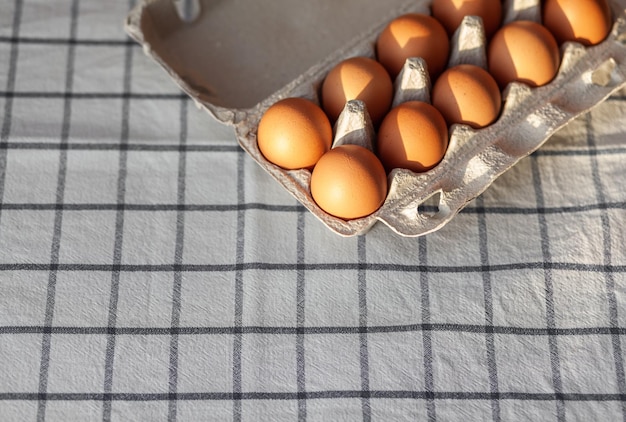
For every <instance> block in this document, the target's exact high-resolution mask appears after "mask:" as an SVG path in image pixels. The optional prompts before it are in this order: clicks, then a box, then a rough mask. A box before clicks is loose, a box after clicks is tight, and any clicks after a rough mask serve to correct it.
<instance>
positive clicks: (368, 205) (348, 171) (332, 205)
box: [311, 144, 387, 220]
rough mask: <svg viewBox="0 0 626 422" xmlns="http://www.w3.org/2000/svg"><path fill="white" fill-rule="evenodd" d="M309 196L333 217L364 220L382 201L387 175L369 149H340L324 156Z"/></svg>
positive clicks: (318, 165)
mask: <svg viewBox="0 0 626 422" xmlns="http://www.w3.org/2000/svg"><path fill="white" fill-rule="evenodd" d="M311 195H312V196H313V199H314V200H315V202H316V203H317V205H319V207H320V208H321V209H323V210H324V211H326V212H327V213H328V214H331V215H334V216H335V217H339V218H342V219H344V220H351V219H354V218H360V217H365V216H367V215H369V214H371V213H373V212H374V211H376V210H377V209H378V208H379V207H380V206H381V205H382V204H383V202H384V201H385V197H386V196H387V175H386V173H385V169H384V168H383V166H382V164H381V163H380V160H379V159H378V158H377V157H376V155H374V153H373V152H371V151H370V150H369V149H367V148H364V147H362V146H359V145H350V144H346V145H340V146H337V147H335V148H333V149H331V150H330V151H328V152H327V153H326V154H324V156H322V158H321V159H320V160H319V162H318V163H317V165H316V166H315V168H314V169H313V174H312V175H311Z"/></svg>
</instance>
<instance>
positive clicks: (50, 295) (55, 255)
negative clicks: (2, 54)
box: [37, 0, 79, 422]
mask: <svg viewBox="0 0 626 422" xmlns="http://www.w3.org/2000/svg"><path fill="white" fill-rule="evenodd" d="M78 4H79V3H78V0H73V1H72V3H71V13H70V16H71V18H70V39H73V38H76V31H77V27H78ZM75 58H76V48H75V46H74V45H72V44H70V45H69V48H68V51H67V61H66V66H65V91H66V92H72V88H73V85H74V61H75ZM71 115H72V101H71V99H70V98H65V99H64V101H63V121H62V123H61V134H60V143H61V145H64V144H66V143H67V142H68V139H69V135H70V124H71ZM66 177H67V150H65V149H61V150H59V168H58V175H57V189H56V194H55V197H56V198H55V200H56V202H57V203H63V198H64V196H65V181H66ZM62 227H63V211H62V210H56V211H55V213H54V229H53V234H52V246H51V248H50V249H51V251H50V263H51V264H52V266H54V264H58V263H59V255H60V251H61V235H62ZM57 274H58V273H57V270H55V269H54V267H51V269H50V272H49V273H48V285H47V289H46V290H47V292H46V296H47V297H46V310H45V314H44V326H46V327H49V326H51V325H52V322H53V318H54V304H55V300H56V284H57ZM51 347H52V335H51V334H50V333H48V332H46V331H44V333H43V337H42V341H41V360H40V366H39V394H40V396H41V395H45V394H46V393H47V391H48V374H49V371H48V368H49V367H50V352H51ZM45 419H46V401H45V400H39V401H38V403H37V421H41V422H43V421H45Z"/></svg>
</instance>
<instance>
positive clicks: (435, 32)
mask: <svg viewBox="0 0 626 422" xmlns="http://www.w3.org/2000/svg"><path fill="white" fill-rule="evenodd" d="M449 53H450V40H449V38H448V33H447V32H446V30H445V29H444V27H443V26H442V25H441V23H439V21H438V20H437V19H435V18H433V17H432V16H428V15H423V14H419V13H409V14H406V15H403V16H400V17H398V18H396V19H394V20H392V21H391V22H390V23H389V24H388V25H387V26H386V27H385V29H383V31H382V32H381V33H380V35H379V37H378V40H377V41H376V54H377V57H378V61H380V62H381V63H382V64H383V66H385V69H387V71H388V72H389V74H390V75H391V77H392V78H395V77H396V76H397V75H398V73H400V70H402V67H403V66H404V63H405V62H406V59H408V58H409V57H421V58H423V59H424V60H425V61H426V64H427V66H428V73H429V74H430V78H431V80H435V78H436V77H437V76H438V75H439V74H440V73H441V72H442V71H443V69H444V68H445V67H446V65H447V64H448V55H449Z"/></svg>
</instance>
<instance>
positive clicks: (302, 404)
mask: <svg viewBox="0 0 626 422" xmlns="http://www.w3.org/2000/svg"><path fill="white" fill-rule="evenodd" d="M305 221H306V219H305V211H304V210H300V212H299V213H298V222H297V240H296V242H297V246H296V249H297V263H298V269H297V270H296V325H297V329H298V332H297V334H296V384H297V386H298V393H304V392H305V391H306V370H305V368H306V353H305V351H306V349H305V344H304V327H305V318H306V314H305V309H306V307H305V304H306V295H305V283H306V278H305V270H304V263H305V258H306V257H305V249H304V245H305V236H304V233H305V230H304V225H305ZM306 415H307V412H306V401H305V400H298V420H299V421H300V422H304V421H306Z"/></svg>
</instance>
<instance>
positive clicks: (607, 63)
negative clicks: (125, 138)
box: [126, 0, 626, 236]
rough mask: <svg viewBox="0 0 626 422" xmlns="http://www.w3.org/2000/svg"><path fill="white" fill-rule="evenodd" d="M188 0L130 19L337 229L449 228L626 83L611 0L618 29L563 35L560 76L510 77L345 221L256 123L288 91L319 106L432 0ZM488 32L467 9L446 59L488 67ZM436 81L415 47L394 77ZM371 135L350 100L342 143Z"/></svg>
mask: <svg viewBox="0 0 626 422" xmlns="http://www.w3.org/2000/svg"><path fill="white" fill-rule="evenodd" d="M188 3H189V1H178V2H173V1H172V0H143V1H142V2H140V3H139V4H138V5H137V6H136V7H135V9H134V10H133V11H131V13H130V14H129V16H128V18H127V21H126V30H127V32H128V33H129V34H130V35H131V36H132V37H133V38H134V39H135V40H137V41H138V42H139V43H140V44H141V45H142V46H143V48H144V51H145V53H146V54H147V55H148V56H149V57H151V58H152V59H153V60H154V61H155V62H156V63H158V64H159V65H160V66H161V67H162V68H163V69H164V70H165V71H166V72H167V73H168V74H169V75H170V76H171V78H172V80H173V81H174V83H176V84H178V86H179V87H180V88H181V89H182V90H183V91H184V92H185V93H187V94H188V95H189V96H190V97H191V98H192V99H193V100H194V101H195V103H196V104H197V105H198V107H200V108H202V109H204V110H206V111H207V112H208V114H210V115H211V116H213V118H216V119H217V120H218V121H220V122H223V123H224V124H227V125H231V126H232V127H234V130H235V133H236V136H237V139H238V142H239V144H240V146H241V147H242V148H243V149H244V150H245V151H246V152H247V153H248V154H249V156H250V157H251V158H252V159H254V160H255V161H256V162H257V163H258V164H259V165H260V166H261V167H262V168H264V169H265V170H266V171H267V172H268V173H269V174H270V175H271V176H272V177H273V178H274V179H275V180H276V181H277V182H278V183H280V184H281V185H282V186H283V187H284V188H285V189H286V190H287V191H288V192H289V193H291V194H292V195H293V196H294V197H295V198H296V199H297V200H298V201H299V202H300V203H302V204H303V205H304V206H305V207H306V208H307V209H308V210H310V212H312V213H313V214H314V215H315V216H316V217H317V218H319V219H320V220H321V221H322V222H323V223H324V224H325V225H326V226H327V227H328V228H329V229H330V230H332V231H333V232H335V233H337V234H339V235H342V236H354V235H358V234H362V233H365V232H366V231H367V230H368V229H370V228H371V227H372V226H373V225H374V224H376V223H378V222H382V223H384V224H385V225H387V226H388V227H389V228H390V229H391V230H393V231H394V232H396V233H398V234H399V235H401V236H421V235H425V234H427V233H431V232H433V231H435V230H438V229H440V228H441V227H443V226H444V225H445V224H446V223H448V222H449V221H450V220H451V219H453V218H454V216H455V215H456V214H457V213H458V212H459V211H460V210H461V209H463V208H464V207H465V206H466V205H467V204H468V203H469V202H471V201H472V200H473V199H474V198H476V197H477V196H478V195H480V194H481V193H482V192H484V191H485V190H486V189H487V188H488V187H489V186H490V185H491V183H493V181H494V180H496V178H497V177H498V176H500V175H501V174H502V173H504V172H505V171H507V170H508V169H510V168H511V167H512V166H514V165H515V164H516V163H517V162H518V161H519V160H521V159H522V158H524V157H526V156H528V155H529V154H531V153H532V152H534V151H535V150H537V149H538V148H539V147H540V146H541V145H542V144H543V143H544V142H545V141H546V140H548V138H549V137H550V136H551V135H552V134H553V133H554V132H555V131H557V130H558V129H559V128H561V127H563V126H564V125H566V124H567V123H568V122H570V121H571V120H573V119H574V118H576V117H577V116H579V115H581V114H583V113H586V112H587V111H589V110H590V109H591V108H593V107H594V106H596V105H597V104H599V103H601V102H602V101H604V100H605V99H606V98H608V97H609V96H610V95H611V94H612V93H614V92H615V91H617V90H619V89H620V88H621V87H623V86H624V85H626V0H609V1H608V4H609V6H610V9H611V18H612V29H611V31H610V33H609V35H608V37H607V38H606V39H605V40H604V41H602V42H600V43H599V44H596V45H593V46H585V45H583V44H581V43H579V42H569V41H568V42H564V43H562V44H561V45H560V46H559V60H560V65H559V68H558V73H557V74H556V76H555V77H554V79H552V80H551V81H550V82H549V83H547V84H545V85H543V86H538V87H531V86H529V85H528V84H525V83H521V82H512V83H508V84H507V85H506V86H505V87H503V88H502V109H501V112H500V114H499V116H498V118H497V120H496V121H495V122H494V123H492V124H490V125H488V126H486V127H484V128H481V129H474V128H472V127H470V126H468V125H464V124H453V125H452V126H451V127H450V128H449V133H450V137H449V144H448V148H447V151H446V154H445V156H444V158H443V159H442V161H441V162H440V163H439V164H438V165H437V166H436V167H434V168H432V169H431V170H429V171H427V172H424V173H415V172H412V171H410V170H406V169H394V170H392V171H390V172H389V174H388V194H387V198H386V200H385V202H384V203H383V205H382V206H381V207H380V208H379V209H378V210H377V211H376V212H374V213H373V214H371V215H369V216H366V217H363V218H357V219H353V220H342V219H339V218H336V217H333V216H331V215H329V214H327V213H326V212H324V211H323V210H322V209H320V208H319V207H318V206H317V204H316V203H315V201H314V200H313V198H312V196H311V193H310V179H311V172H310V171H309V170H285V169H282V168H280V167H278V166H276V165H274V164H272V163H270V162H268V161H267V160H266V159H265V157H264V156H263V155H262V154H261V152H260V151H259V148H258V145H257V139H256V133H257V128H258V124H259V121H260V119H261V117H262V116H263V114H264V112H265V111H266V110H267V109H268V108H269V107H270V106H271V105H272V104H274V103H276V102H277V101H279V100H281V99H284V98H289V97H302V98H307V99H309V100H312V101H313V102H315V103H316V104H318V105H320V91H321V87H322V84H323V81H324V79H325V77H326V75H327V74H328V72H329V71H330V70H331V69H332V68H333V67H335V66H336V65H337V64H338V63H340V62H341V61H343V60H345V59H347V58H350V57H360V56H363V57H369V58H374V59H375V58H376V41H377V39H378V36H379V34H380V33H381V31H382V30H383V29H384V28H385V27H386V26H387V24H388V23H389V22H390V21H391V20H393V19H394V18H396V17H398V16H402V15H404V14H407V13H419V14H427V15H429V14H430V13H431V9H430V5H431V3H430V1H419V0H410V1H405V0H389V1H386V2H375V1H367V2H364V1H362V0H344V1H342V2H334V1H332V0H319V1H318V2H315V5H312V4H308V3H306V2H305V3H300V2H298V3H295V2H292V1H291V0H271V1H267V2H256V1H253V0H229V1H202V0H196V1H194V2H191V6H189V5H188ZM181 4H187V6H186V8H185V7H181ZM185 10H186V12H185V13H183V12H184V11H185ZM181 16H182V18H181ZM502 16H503V21H502V22H503V24H505V23H510V22H514V21H520V20H526V21H532V22H537V23H541V21H542V11H541V2H540V1H539V0H506V1H503V2H502ZM487 42H488V41H487V37H486V35H485V30H484V27H483V22H482V19H481V18H479V17H477V16H467V17H465V18H464V20H463V21H462V24H461V25H460V26H459V27H458V28H457V29H456V31H455V32H454V33H453V35H452V36H451V37H450V54H449V58H448V67H452V66H454V65H458V64H473V65H476V66H479V67H481V68H483V69H488V60H487V46H488V45H487ZM431 89H432V81H431V80H430V76H429V74H428V66H427V65H426V64H425V62H424V60H423V58H420V57H411V58H408V59H407V60H406V62H405V63H404V66H403V68H402V71H401V72H400V74H399V75H398V76H397V77H396V78H395V80H394V96H393V102H392V104H393V106H397V105H399V104H401V103H403V102H407V101H414V100H417V101H422V102H427V103H430V102H431V99H432V98H431V97H432V96H431ZM376 136H377V134H376V130H375V128H374V125H373V124H372V120H371V118H370V116H369V115H368V112H367V107H366V106H365V104H364V103H363V102H361V101H359V100H354V101H349V102H348V103H347V104H346V105H345V107H344V109H343V112H342V113H341V115H340V116H339V118H338V119H337V121H336V122H334V132H333V138H334V141H333V145H334V146H336V145H342V144H358V145H361V146H365V147H367V148H369V149H371V150H372V151H374V150H375V145H376V141H377V139H376Z"/></svg>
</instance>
